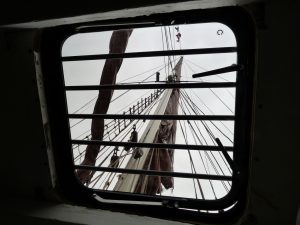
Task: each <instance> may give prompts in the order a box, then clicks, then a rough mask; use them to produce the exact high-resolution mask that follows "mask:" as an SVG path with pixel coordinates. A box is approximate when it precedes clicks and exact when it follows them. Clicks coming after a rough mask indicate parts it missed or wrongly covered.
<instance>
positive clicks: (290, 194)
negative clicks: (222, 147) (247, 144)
mask: <svg viewBox="0 0 300 225" xmlns="http://www.w3.org/2000/svg"><path fill="white" fill-rule="evenodd" d="M265 7H266V8H265V28H261V29H258V33H257V37H258V54H257V56H258V67H257V92H256V93H257V104H256V106H255V110H256V115H255V117H256V119H255V130H254V148H253V150H254V151H253V167H252V176H251V196H252V197H251V204H250V211H253V214H254V215H255V217H256V219H254V220H257V221H258V224H295V221H296V214H297V210H298V209H299V206H300V193H299V190H300V183H299V182H300V164H299V159H300V147H299V134H300V132H299V125H300V120H299V115H300V101H299V99H300V92H299V83H300V76H299V75H300V73H299V71H300V64H299V51H300V44H299V40H300V39H299V38H300V30H299V29H297V27H298V26H299V21H300V13H299V12H300V2H299V1H298V2H296V1H287V2H284V3H283V2H281V3H279V2H277V3H276V2H272V3H268V4H266V6H265Z"/></svg>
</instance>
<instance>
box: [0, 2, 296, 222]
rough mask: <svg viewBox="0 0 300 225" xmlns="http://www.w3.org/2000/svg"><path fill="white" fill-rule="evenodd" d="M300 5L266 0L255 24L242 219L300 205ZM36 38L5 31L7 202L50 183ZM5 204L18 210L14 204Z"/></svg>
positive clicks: (0, 57) (281, 216)
mask: <svg viewBox="0 0 300 225" xmlns="http://www.w3.org/2000/svg"><path fill="white" fill-rule="evenodd" d="M87 8H89V6H87ZM90 8H91V7H90ZM2 10H3V9H2ZM81 10H84V9H81ZM86 10H87V11H86V12H87V13H88V12H90V11H89V10H90V9H86ZM299 12H300V3H299V2H298V1H296V0H294V1H292V0H291V1H289V2H285V3H284V4H283V3H281V4H280V3H276V2H267V3H266V4H265V18H264V20H263V23H264V25H265V26H263V24H260V26H259V27H260V28H258V30H257V44H258V48H257V90H256V97H257V101H256V104H255V106H254V107H255V112H256V113H255V123H254V148H253V163H252V169H251V181H250V183H251V188H250V194H249V196H250V200H249V208H248V212H247V213H246V219H245V223H244V224H253V225H254V224H295V221H296V213H297V210H298V209H299V206H300V193H299V190H300V185H299V181H300V166H299V159H300V153H299V152H300V150H299V149H300V148H299V144H298V139H299V125H300V121H299V115H300V106H299V105H300V104H299V97H300V94H299V88H298V85H299V83H300V78H299V76H300V75H299V71H300V64H299V56H298V53H299V51H300V47H299V46H300V45H299V37H300V33H299V29H298V28H297V25H299V21H300V13H299ZM62 13H63V12H62ZM66 15H68V14H67V13H66ZM23 16H24V17H25V18H27V19H28V18H29V19H31V17H30V16H28V17H26V15H23ZM21 17H22V15H21ZM6 19H9V18H6ZM10 21H11V20H10ZM34 37H35V31H34V30H32V31H30V30H26V31H25V30H13V31H4V30H2V31H0V71H1V75H2V76H1V79H2V80H1V84H2V85H1V87H2V88H1V93H2V99H3V100H2V104H3V105H2V107H1V108H2V110H3V111H4V115H3V117H2V130H4V131H5V132H3V134H2V135H4V136H2V140H3V141H5V142H6V143H5V145H4V146H2V147H1V156H2V157H1V159H2V160H1V164H0V167H1V169H0V171H1V179H2V182H1V184H2V187H3V189H4V190H5V191H4V193H5V194H4V199H6V200H7V201H11V200H12V199H17V200H15V202H18V201H23V200H20V199H21V198H22V199H30V200H37V199H41V196H43V193H47V192H48V190H49V187H50V185H51V182H50V175H49V167H48V161H47V154H46V150H45V141H44V140H45V139H44V134H43V129H42V128H43V126H42V120H41V113H40V105H39V99H38V93H37V87H36V78H35V69H34V58H33V52H32V49H33V43H34ZM3 111H2V112H3ZM3 125H4V126H3ZM4 202H5V201H4ZM0 204H1V208H6V209H7V210H9V211H14V206H11V205H10V206H7V205H5V203H3V202H2V203H0ZM2 212H3V211H2ZM20 218H21V217H20ZM131 218H132V223H135V222H134V221H135V219H134V217H131ZM145 220H147V218H145Z"/></svg>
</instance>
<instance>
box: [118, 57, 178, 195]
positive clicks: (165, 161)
mask: <svg viewBox="0 0 300 225" xmlns="http://www.w3.org/2000/svg"><path fill="white" fill-rule="evenodd" d="M182 61H183V57H181V58H180V60H179V61H178V63H177V64H176V66H175V68H174V74H173V75H170V76H169V77H168V82H174V81H180V78H181V66H182ZM178 101H179V89H166V90H165V92H164V94H163V96H162V97H161V101H160V103H159V105H158V106H157V108H156V110H155V112H154V114H156V115H163V114H164V115H167V114H169V115H176V114H178ZM175 137H176V120H151V121H149V123H148V126H147V127H146V129H145V130H144V132H143V135H142V136H141V138H140V140H139V142H140V143H167V144H174V143H175ZM141 151H142V152H143V154H142V156H141V157H140V158H137V159H136V158H135V157H134V155H133V156H132V157H131V158H130V160H129V162H128V163H127V166H126V168H127V169H145V170H160V171H173V158H174V153H173V151H174V150H173V149H150V148H142V149H141ZM161 185H163V186H164V187H165V188H166V189H168V188H172V187H173V185H174V183H173V178H172V177H163V178H160V177H158V176H145V175H139V174H122V175H121V176H120V177H119V180H118V182H117V184H116V185H115V187H114V190H115V191H123V192H135V193H142V194H156V193H160V192H161Z"/></svg>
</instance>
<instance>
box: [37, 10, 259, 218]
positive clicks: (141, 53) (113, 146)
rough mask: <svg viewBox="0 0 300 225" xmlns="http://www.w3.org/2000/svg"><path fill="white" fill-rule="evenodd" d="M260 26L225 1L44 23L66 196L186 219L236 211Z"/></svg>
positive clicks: (52, 118)
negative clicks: (113, 18) (60, 24)
mask: <svg viewBox="0 0 300 225" xmlns="http://www.w3.org/2000/svg"><path fill="white" fill-rule="evenodd" d="M233 18H234V19H233ZM252 29H253V28H252V27H251V20H250V19H249V17H248V15H247V14H246V13H245V12H244V11H243V10H241V9H239V8H223V9H208V10H201V11H188V12H176V13H170V14H163V15H152V16H149V17H147V18H144V17H141V18H134V19H126V20H124V19H122V20H116V21H109V22H107V23H101V24H78V25H68V26H64V27H57V28H51V29H48V30H45V31H44V32H43V35H42V39H41V40H42V45H41V61H42V71H43V82H44V88H45V95H46V102H47V113H48V116H49V126H50V134H51V142H52V146H53V153H54V160H55V167H56V173H57V184H58V186H59V190H61V191H62V192H63V195H64V196H65V197H67V198H68V199H69V200H72V201H74V202H76V203H77V204H88V205H91V206H93V207H100V208H110V209H115V210H122V211H127V212H131V213H138V214H142V215H149V216H157V217H162V218H172V219H176V220H181V221H190V222H195V221H205V220H210V221H223V222H224V221H228V220H230V218H231V219H232V218H233V217H232V216H231V217H230V215H235V217H238V216H239V215H240V214H241V212H242V210H243V208H244V207H245V201H246V192H247V179H248V167H249V159H250V148H251V118H252V101H253V94H252V92H253V82H254V81H253V80H254V79H253V55H254V53H253V49H254V48H253V46H254V38H252V37H253V31H252ZM124 205H125V207H124ZM124 208H126V210H124ZM175 212H176V215H175V214H174V213H175ZM187 217H188V218H189V219H187ZM226 218H227V220H226Z"/></svg>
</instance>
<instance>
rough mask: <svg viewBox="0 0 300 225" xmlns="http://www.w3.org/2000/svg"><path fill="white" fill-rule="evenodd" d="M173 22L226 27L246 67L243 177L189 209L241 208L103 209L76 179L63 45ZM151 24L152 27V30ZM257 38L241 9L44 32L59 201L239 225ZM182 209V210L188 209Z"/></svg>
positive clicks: (241, 77) (241, 107)
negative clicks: (79, 35)
mask: <svg viewBox="0 0 300 225" xmlns="http://www.w3.org/2000/svg"><path fill="white" fill-rule="evenodd" d="M171 21H175V23H178V24H182V23H185V22H187V21H188V23H205V22H219V23H223V24H225V25H227V26H228V27H230V29H231V30H232V31H233V32H234V34H235V36H236V41H237V48H238V51H237V52H238V59H237V61H238V64H241V65H243V70H240V71H238V72H237V83H238V82H239V83H240V86H239V88H237V89H236V106H237V107H236V113H235V116H236V119H235V121H236V123H237V124H238V127H235V129H237V130H236V131H235V137H234V138H235V151H234V158H235V160H236V161H237V162H238V165H237V166H238V167H239V173H238V174H237V173H236V174H234V175H233V180H234V182H235V185H233V184H232V188H231V190H230V192H229V193H228V194H227V195H226V196H225V197H224V198H221V199H217V200H203V201H201V200H197V201H196V202H193V201H192V202H191V204H201V207H204V208H206V209H207V210H219V209H220V210H221V209H224V208H226V207H229V206H230V205H232V204H234V203H235V202H237V203H236V204H235V205H234V207H232V208H231V209H230V210H228V211H224V212H220V213H217V214H207V213H202V212H195V211H189V210H183V209H176V208H169V207H158V206H145V205H143V206H141V205H126V206H124V205H116V204H106V203H105V204H101V203H99V202H98V201H96V200H95V199H94V197H93V193H94V191H93V190H90V189H87V188H85V187H84V186H83V185H82V184H81V183H79V182H78V179H77V178H76V176H75V173H74V165H73V158H72V152H71V149H72V145H71V142H70V130H69V122H68V119H69V118H68V115H67V105H66V96H65V86H64V77H63V69H62V64H61V48H62V44H63V42H64V41H65V40H66V38H68V37H69V36H71V35H72V34H75V33H76V32H78V27H83V26H84V27H86V28H81V30H80V32H92V31H100V30H101V31H105V30H112V29H122V28H137V27H147V26H153V25H155V24H158V25H170V23H171ZM136 22H138V23H136ZM149 22H153V23H154V24H153V23H149ZM139 23H141V24H139ZM99 24H101V26H98V25H99ZM114 24H118V25H114ZM94 25H97V26H94ZM254 37H255V34H254V26H253V23H252V19H251V17H250V16H249V15H248V14H247V12H246V11H245V10H244V9H242V8H240V7H224V8H216V9H203V10H191V11H183V12H173V13H167V14H156V15H151V16H142V17H136V18H130V19H128V18H127V19H116V20H110V21H101V22H92V23H85V24H75V25H66V26H59V27H54V28H48V29H45V30H43V32H42V34H41V37H40V41H41V45H40V49H39V50H40V54H41V64H42V73H43V81H44V88H45V95H46V96H45V97H46V101H47V107H48V108H47V111H48V116H49V125H50V126H49V128H50V134H51V141H52V147H53V155H54V162H55V170H56V176H57V191H58V192H59V193H61V196H62V197H64V198H65V199H66V200H67V201H71V202H73V203H76V204H79V205H85V206H89V207H94V208H101V209H110V210H114V211H122V212H127V213H133V214H139V215H147V216H154V217H159V218H165V219H172V220H179V221H185V222H200V221H201V222H220V223H226V222H230V221H231V222H232V221H235V220H237V219H238V218H239V217H240V216H241V215H242V212H243V210H244V209H245V206H246V202H247V191H248V190H247V188H248V174H249V166H250V152H251V140H252V132H251V130H252V112H253V102H254V97H253V91H254V56H255V38H254ZM63 96H64V97H63ZM66 149H69V150H70V151H68V150H66ZM236 149H238V150H236ZM234 182H233V183H234ZM99 194H101V197H103V198H107V199H119V200H140V201H143V200H145V201H147V200H150V201H151V200H157V198H156V196H154V198H153V197H151V196H147V197H145V196H142V195H135V196H128V195H127V194H124V193H109V192H106V191H99ZM182 207H184V204H183V205H182Z"/></svg>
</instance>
